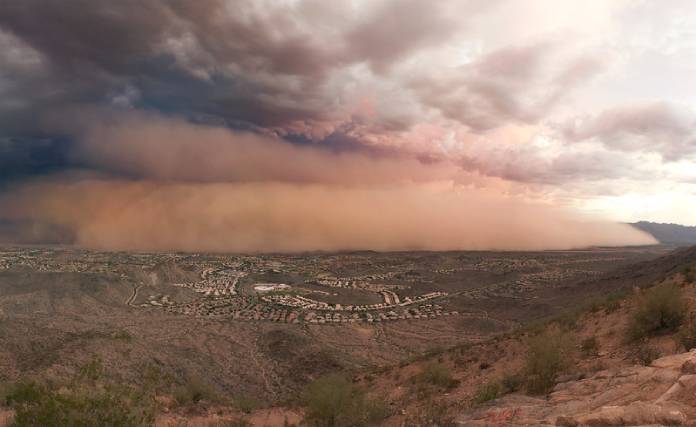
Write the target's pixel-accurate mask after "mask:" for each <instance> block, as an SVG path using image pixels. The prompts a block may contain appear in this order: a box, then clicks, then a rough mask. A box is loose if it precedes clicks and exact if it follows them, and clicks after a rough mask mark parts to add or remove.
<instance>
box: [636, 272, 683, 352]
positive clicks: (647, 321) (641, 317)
mask: <svg viewBox="0 0 696 427" xmlns="http://www.w3.org/2000/svg"><path fill="white" fill-rule="evenodd" d="M685 315H686V303H685V301H684V298H683V297H682V293H681V289H679V287H678V286H675V285H672V284H662V285H658V286H655V287H654V288H652V289H650V290H648V291H647V292H645V293H644V294H643V295H641V296H640V297H639V298H638V301H637V306H636V308H635V310H634V312H633V314H632V316H631V319H630V321H629V326H628V331H627V336H628V339H629V340H631V341H636V340H639V339H642V338H646V337H650V336H654V335H656V334H659V333H661V332H670V331H675V330H676V329H677V328H679V326H680V325H681V324H682V323H683V322H684V317H685Z"/></svg>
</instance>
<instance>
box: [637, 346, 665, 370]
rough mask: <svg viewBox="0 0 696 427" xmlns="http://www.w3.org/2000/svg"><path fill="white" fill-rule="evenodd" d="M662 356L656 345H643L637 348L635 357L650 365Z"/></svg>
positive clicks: (643, 363) (640, 361) (639, 361)
mask: <svg viewBox="0 0 696 427" xmlns="http://www.w3.org/2000/svg"><path fill="white" fill-rule="evenodd" d="M659 357H660V351H659V350H658V349H656V348H655V347H651V346H648V345H641V346H639V347H638V348H637V349H636V353H635V358H636V361H637V362H638V363H640V364H641V365H643V366H648V365H650V364H651V363H652V362H653V360H655V359H657V358H659Z"/></svg>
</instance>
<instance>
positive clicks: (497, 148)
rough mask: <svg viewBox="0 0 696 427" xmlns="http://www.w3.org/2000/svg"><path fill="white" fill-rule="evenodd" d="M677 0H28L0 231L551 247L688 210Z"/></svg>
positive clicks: (13, 90) (3, 87)
mask: <svg viewBox="0 0 696 427" xmlns="http://www.w3.org/2000/svg"><path fill="white" fill-rule="evenodd" d="M695 72H696V4H695V3H694V2H692V1H688V0H668V1H660V2H658V1H654V0H652V1H651V0H630V1H629V0H585V1H582V2H577V1H571V0H527V1H517V0H485V1H484V0H440V1H437V2H426V1H420V0H370V1H367V0H364V1H359V0H350V1H349V0H336V1H330V2H328V1H323V0H276V1H265V0H253V1H252V0H234V1H225V0H197V1H195V2H192V1H188V0H167V1H165V0H147V1H141V0H122V1H118V2H114V1H110V0H22V1H19V0H17V1H14V0H11V1H8V2H5V3H4V4H3V7H2V8H0V237H3V236H4V237H3V238H4V239H5V240H15V241H22V242H33V243H44V242H47V243H72V244H77V245H81V246H86V247H94V248H101V249H133V250H192V251H194V250H214V251H302V250H341V249H375V250H401V249H431V250H440V249H561V248H574V247H585V246H592V245H624V244H627V245H629V244H645V243H651V242H652V240H651V238H650V237H648V236H646V235H644V234H642V233H640V232H637V231H636V230H633V229H632V228H630V227H628V226H625V225H624V224H622V223H624V222H633V221H639V220H648V221H656V222H671V223H680V224H685V225H696V214H695V212H696V133H695V129H696V112H695V111H694V106H695V105H696V85H694V84H693V76H694V75H696V73H695Z"/></svg>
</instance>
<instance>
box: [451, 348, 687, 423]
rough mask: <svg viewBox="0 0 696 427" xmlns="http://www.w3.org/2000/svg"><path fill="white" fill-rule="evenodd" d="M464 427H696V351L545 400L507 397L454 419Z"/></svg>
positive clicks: (607, 374) (606, 374) (600, 375)
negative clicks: (649, 426) (518, 426)
mask: <svg viewBox="0 0 696 427" xmlns="http://www.w3.org/2000/svg"><path fill="white" fill-rule="evenodd" d="M456 423H457V425H462V426H513V425H514V426H517V425H534V426H565V427H583V426H589V427H600V426H648V425H652V426H660V425H662V426H681V425H684V426H695V427H696V350H692V351H691V352H689V353H682V354H677V355H673V356H667V357H663V358H660V359H657V360H655V361H654V362H653V363H652V364H651V365H650V366H632V367H628V368H623V369H620V370H615V371H600V372H597V373H595V374H594V375H593V376H592V377H590V378H586V379H583V380H579V381H569V382H565V383H561V384H558V385H557V386H556V387H555V388H554V390H553V392H552V393H551V394H550V395H549V397H548V399H541V398H531V397H527V396H521V395H508V396H505V397H502V398H500V399H498V400H495V401H493V402H490V404H489V405H487V406H485V407H480V408H478V409H476V410H475V411H473V412H470V413H467V414H463V415H462V416H460V417H459V418H458V419H457V422H456Z"/></svg>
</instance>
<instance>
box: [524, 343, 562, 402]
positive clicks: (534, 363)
mask: <svg viewBox="0 0 696 427" xmlns="http://www.w3.org/2000/svg"><path fill="white" fill-rule="evenodd" d="M572 348H573V345H572V341H571V339H570V337H569V336H568V335H567V334H565V333H562V332H561V331H558V330H547V331H546V332H544V333H542V334H540V335H537V336H535V337H533V338H531V339H530V341H529V348H528V351H527V359H526V361H525V368H524V378H525V383H526V386H527V392H529V393H532V394H544V393H547V392H548V391H549V390H550V389H551V388H552V387H553V386H554V385H555V384H556V377H557V376H558V374H560V373H562V372H563V371H565V370H566V369H567V368H568V367H569V366H570V365H571V362H572Z"/></svg>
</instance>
